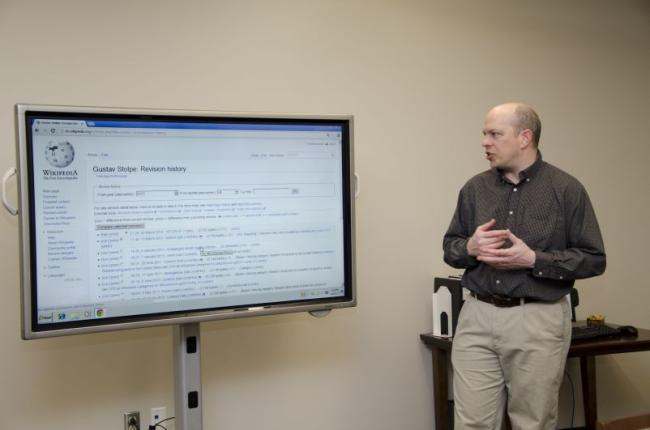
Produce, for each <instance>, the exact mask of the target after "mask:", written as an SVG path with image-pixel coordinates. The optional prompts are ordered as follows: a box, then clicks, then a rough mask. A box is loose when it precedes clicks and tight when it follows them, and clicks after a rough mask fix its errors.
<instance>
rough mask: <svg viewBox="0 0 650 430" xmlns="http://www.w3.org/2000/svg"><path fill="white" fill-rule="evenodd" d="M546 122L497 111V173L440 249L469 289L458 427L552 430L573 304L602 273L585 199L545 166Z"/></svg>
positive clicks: (481, 180)
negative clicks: (582, 282)
mask: <svg viewBox="0 0 650 430" xmlns="http://www.w3.org/2000/svg"><path fill="white" fill-rule="evenodd" d="M540 133H541V123H540V120H539V117H538V116H537V114H536V113H535V111H534V110H533V109H532V108H531V107H529V106H527V105H524V104H521V103H507V104H503V105H500V106H496V107H495V108H493V109H492V110H490V111H489V112H488V114H487V116H486V118H485V126H484V128H483V135H484V138H483V143H482V146H483V148H484V149H485V156H486V158H487V160H488V161H489V163H490V170H488V171H486V172H483V173H481V174H478V175H476V176H474V177H473V178H472V179H470V180H469V181H468V182H467V183H466V184H465V186H464V187H463V188H462V189H461V191H460V195H459V198H458V205H457V207H456V211H455V214H454V217H453V219H452V221H451V224H450V226H449V230H448V231H447V233H446V234H445V237H444V241H443V248H444V256H445V261H446V262H447V263H448V264H450V265H451V266H453V267H456V268H463V269H465V273H464V274H463V279H462V285H463V287H465V288H467V289H469V290H470V292H471V296H470V297H468V300H467V301H466V302H465V304H464V305H463V308H462V310H461V313H460V316H459V320H458V326H457V329H456V333H455V336H454V342H453V348H452V364H453V368H454V399H455V409H456V413H455V424H456V427H455V428H456V429H500V428H501V422H502V419H503V411H504V409H505V405H506V404H507V413H508V416H509V417H510V421H511V423H512V425H513V428H515V429H523V430H534V429H549V430H550V429H555V426H556V423H557V408H558V406H557V403H558V392H559V388H560V384H561V382H562V377H563V370H564V364H565V362H566V356H567V352H568V349H569V344H570V342H571V310H570V307H569V304H568V302H567V300H566V298H565V296H566V295H567V294H568V293H569V292H570V290H571V287H572V286H573V284H574V280H576V279H580V278H587V277H591V276H596V275H600V274H601V273H603V272H604V270H605V251H604V247H603V240H602V237H601V234H600V229H599V227H598V222H597V220H596V216H595V214H594V210H593V208H592V206H591V202H590V200H589V197H588V196H587V192H586V191H585V189H584V188H583V186H582V185H581V184H580V182H578V181H577V180H576V179H575V178H573V177H572V176H570V175H569V174H567V173H565V172H563V171H562V170H560V169H558V168H556V167H554V166H552V165H550V164H548V163H546V162H544V161H542V156H541V154H540V152H539V151H538V149H537V148H538V145H539V138H540Z"/></svg>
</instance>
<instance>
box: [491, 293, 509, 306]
mask: <svg viewBox="0 0 650 430" xmlns="http://www.w3.org/2000/svg"><path fill="white" fill-rule="evenodd" d="M492 304H494V306H496V307H499V308H507V307H510V306H512V298H510V297H506V296H498V295H493V296H492Z"/></svg>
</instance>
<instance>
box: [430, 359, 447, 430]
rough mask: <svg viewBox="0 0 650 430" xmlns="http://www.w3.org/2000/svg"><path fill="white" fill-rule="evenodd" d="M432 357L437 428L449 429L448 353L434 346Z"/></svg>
mask: <svg viewBox="0 0 650 430" xmlns="http://www.w3.org/2000/svg"><path fill="white" fill-rule="evenodd" d="M431 357H432V361H433V410H434V411H435V414H436V418H435V420H436V427H435V430H449V429H450V427H449V405H448V402H447V400H448V398H447V397H448V390H449V380H448V376H447V372H448V360H447V353H446V352H445V351H443V350H441V349H439V348H432V349H431Z"/></svg>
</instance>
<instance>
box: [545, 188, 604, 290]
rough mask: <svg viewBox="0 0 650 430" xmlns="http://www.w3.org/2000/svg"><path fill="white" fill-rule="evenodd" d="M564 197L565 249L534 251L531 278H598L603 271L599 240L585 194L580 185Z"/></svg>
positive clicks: (594, 217) (589, 204) (598, 230)
mask: <svg viewBox="0 0 650 430" xmlns="http://www.w3.org/2000/svg"><path fill="white" fill-rule="evenodd" d="M568 197H570V198H568V199H566V200H567V201H568V203H567V210H566V217H567V218H566V220H567V230H568V231H567V239H568V240H567V242H568V246H567V248H566V249H562V250H550V251H540V250H535V256H536V261H535V266H534V267H533V269H532V275H533V276H534V277H539V278H550V279H557V280H575V279H584V278H590V277H592V276H598V275H601V274H602V273H603V272H604V271H605V267H606V257H605V247H604V245H603V238H602V235H601V233H600V228H599V226H598V221H597V219H596V214H595V212H594V209H593V207H592V205H591V201H590V200H589V196H588V195H587V191H586V190H585V189H584V188H583V187H582V186H580V187H579V189H578V190H577V191H576V192H574V193H571V195H570V196H568Z"/></svg>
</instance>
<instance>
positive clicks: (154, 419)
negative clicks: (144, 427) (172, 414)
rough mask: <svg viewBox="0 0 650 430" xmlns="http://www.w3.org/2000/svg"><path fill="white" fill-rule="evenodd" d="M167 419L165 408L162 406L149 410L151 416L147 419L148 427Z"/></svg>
mask: <svg viewBox="0 0 650 430" xmlns="http://www.w3.org/2000/svg"><path fill="white" fill-rule="evenodd" d="M165 418H167V408H166V407H164V406H158V407H155V408H151V416H150V418H149V425H151V426H153V425H156V424H158V423H159V422H161V421H162V420H164V419H165Z"/></svg>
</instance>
